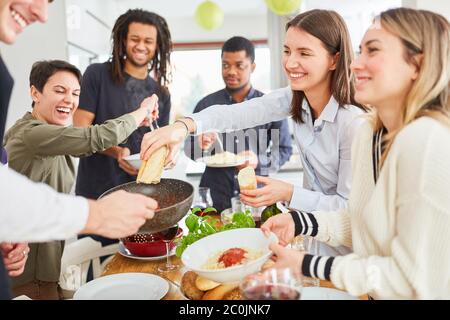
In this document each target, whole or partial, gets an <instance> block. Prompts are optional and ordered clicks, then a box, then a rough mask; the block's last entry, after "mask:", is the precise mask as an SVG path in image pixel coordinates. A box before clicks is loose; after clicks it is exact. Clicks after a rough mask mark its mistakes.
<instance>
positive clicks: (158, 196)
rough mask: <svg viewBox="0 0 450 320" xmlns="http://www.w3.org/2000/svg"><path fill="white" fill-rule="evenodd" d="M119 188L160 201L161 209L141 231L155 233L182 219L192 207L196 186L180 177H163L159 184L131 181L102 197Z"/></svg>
mask: <svg viewBox="0 0 450 320" xmlns="http://www.w3.org/2000/svg"><path fill="white" fill-rule="evenodd" d="M118 190H124V191H127V192H131V193H139V194H143V195H146V196H148V197H151V198H153V199H155V200H156V201H158V204H159V209H158V210H156V211H155V216H154V217H153V219H150V220H147V221H146V222H145V223H144V225H143V226H142V227H141V228H140V229H139V233H153V232H159V231H162V230H164V229H167V228H169V227H171V226H173V225H174V224H176V223H177V222H178V221H180V220H181V219H182V218H183V217H184V216H185V215H186V214H187V213H188V212H189V209H190V208H191V205H192V201H193V197H194V187H193V186H192V185H191V184H190V183H189V182H186V181H182V180H178V179H161V182H160V183H158V184H144V183H136V182H129V183H125V184H121V185H119V186H117V187H114V188H112V189H109V190H108V191H106V192H105V193H103V194H102V195H101V196H100V198H102V197H104V196H106V195H108V194H110V193H112V192H114V191H118Z"/></svg>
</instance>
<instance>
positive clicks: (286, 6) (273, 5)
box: [265, 0, 301, 16]
mask: <svg viewBox="0 0 450 320" xmlns="http://www.w3.org/2000/svg"><path fill="white" fill-rule="evenodd" d="M265 1H266V5H267V6H268V7H269V9H270V11H272V12H273V13H275V14H277V15H279V16H285V15H287V14H290V13H293V12H294V11H296V10H298V8H300V2H301V0H265Z"/></svg>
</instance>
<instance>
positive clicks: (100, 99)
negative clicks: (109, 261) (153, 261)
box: [74, 9, 172, 244]
mask: <svg viewBox="0 0 450 320" xmlns="http://www.w3.org/2000/svg"><path fill="white" fill-rule="evenodd" d="M111 39H112V44H113V48H112V57H111V59H110V60H109V61H107V62H104V63H95V64H92V65H90V66H89V67H88V68H87V69H86V71H85V73H84V75H83V81H82V85H81V94H80V105H79V108H78V110H77V112H76V113H75V115H74V125H75V126H79V127H86V126H90V125H91V124H101V123H104V122H105V121H106V120H108V119H114V118H117V117H119V116H121V115H124V114H126V113H129V112H130V111H132V110H135V109H136V107H137V106H139V105H140V103H141V101H142V100H144V99H145V98H146V97H150V96H151V95H152V94H154V93H155V94H156V95H157V96H158V98H159V119H158V120H157V122H158V125H159V126H160V127H161V126H165V125H167V124H168V123H169V113H170V107H171V104H170V95H169V92H168V90H167V87H166V86H167V84H168V83H169V77H170V72H169V68H170V53H171V51H172V41H171V36H170V32H169V28H168V26H167V23H166V21H165V19H164V18H163V17H161V16H159V15H157V14H155V13H153V12H148V11H145V10H141V9H134V10H128V11H127V12H126V13H124V14H122V15H121V16H120V17H119V18H118V19H117V21H116V23H115V25H114V28H113V30H112V35H111ZM148 131H149V129H148V128H146V127H141V128H138V129H137V130H136V131H134V132H133V133H132V134H131V135H130V136H129V138H128V140H127V141H126V142H125V143H123V144H121V145H119V146H116V147H113V148H110V149H108V150H106V151H104V152H102V153H96V154H94V155H92V156H89V157H86V158H83V159H80V162H79V166H78V176H77V182H76V191H75V192H76V194H77V195H82V196H84V197H87V198H91V199H97V198H98V197H99V196H100V195H101V194H102V193H103V192H105V191H106V190H108V189H110V188H112V187H115V186H117V185H120V184H123V183H126V182H131V181H134V180H136V175H137V173H138V171H137V170H136V169H135V168H133V167H132V166H131V165H130V164H129V163H128V162H127V161H126V160H124V159H123V158H124V157H126V156H128V155H130V154H135V153H139V151H140V146H141V140H142V137H143V135H144V134H145V133H146V132H148ZM99 240H100V241H102V243H103V244H107V243H111V241H108V240H109V239H104V238H100V239H99Z"/></svg>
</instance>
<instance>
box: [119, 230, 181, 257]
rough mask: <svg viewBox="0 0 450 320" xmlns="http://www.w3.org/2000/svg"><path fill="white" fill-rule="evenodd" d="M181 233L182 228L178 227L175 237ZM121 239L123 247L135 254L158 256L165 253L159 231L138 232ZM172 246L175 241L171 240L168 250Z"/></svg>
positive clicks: (164, 246)
mask: <svg viewBox="0 0 450 320" xmlns="http://www.w3.org/2000/svg"><path fill="white" fill-rule="evenodd" d="M182 235H183V229H181V228H178V231H177V235H176V236H175V239H177V238H180V237H181V236H182ZM175 239H174V240H175ZM121 240H122V243H123V245H124V246H125V248H127V249H128V251H130V253H131V254H133V255H135V256H140V257H158V256H165V255H166V244H165V243H164V241H163V240H162V237H161V235H160V233H147V234H145V233H139V234H134V235H132V236H129V237H126V238H123V239H121ZM174 247H175V243H174V241H171V242H170V244H169V250H172V249H173V248H174Z"/></svg>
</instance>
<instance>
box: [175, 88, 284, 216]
mask: <svg viewBox="0 0 450 320" xmlns="http://www.w3.org/2000/svg"><path fill="white" fill-rule="evenodd" d="M262 95H263V93H262V92H260V91H258V90H256V89H254V88H251V89H250V91H249V93H248V94H247V96H246V98H245V100H251V99H253V98H257V97H260V96H262ZM235 103H236V101H234V100H233V97H232V96H231V95H230V94H229V93H228V91H227V90H226V89H222V90H219V91H217V92H214V93H212V94H210V95H208V96H206V97H205V98H203V99H202V100H200V101H199V102H198V104H197V106H196V107H195V109H194V113H197V112H200V111H202V110H205V109H207V108H209V107H210V106H212V105H215V104H226V105H231V104H235ZM228 109H232V107H230V106H228ZM251 130H254V131H251ZM274 130H279V131H274ZM278 132H279V135H276V133H278ZM252 133H253V134H252ZM266 133H267V136H266V135H265V134H266ZM220 139H221V140H222V144H223V148H224V151H228V152H232V153H239V152H241V151H244V150H251V151H253V152H254V153H255V154H256V155H258V166H257V168H256V170H255V171H256V173H257V174H258V175H263V176H267V175H268V174H269V168H270V167H271V166H272V167H274V168H275V169H276V168H279V167H280V166H282V165H283V164H284V163H285V162H287V161H288V160H289V158H290V156H291V154H292V141H291V136H290V133H289V126H288V123H287V120H286V119H284V120H281V121H273V122H270V121H266V123H263V124H259V125H257V126H254V127H252V128H247V129H246V130H238V131H234V132H228V133H223V134H221V135H220ZM212 149H213V152H212V153H214V150H218V144H217V143H215V144H214V145H213V148H212ZM184 150H185V153H186V155H187V156H188V157H190V158H191V159H193V160H195V159H196V158H198V157H201V156H205V155H207V154H205V152H203V151H202V150H201V149H200V146H199V143H198V137H191V139H187V140H186V143H185V148H184ZM219 151H220V150H219ZM206 153H207V152H206ZM236 173H237V172H236V169H235V168H210V167H207V168H206V169H205V172H204V173H203V175H202V178H201V181H200V186H202V187H208V188H210V190H211V197H212V200H213V205H214V207H215V208H216V209H217V210H218V211H219V212H220V211H222V210H224V209H227V208H229V207H231V201H230V199H231V198H232V197H234V196H236V195H238V194H239V185H238V183H237V179H236Z"/></svg>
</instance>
